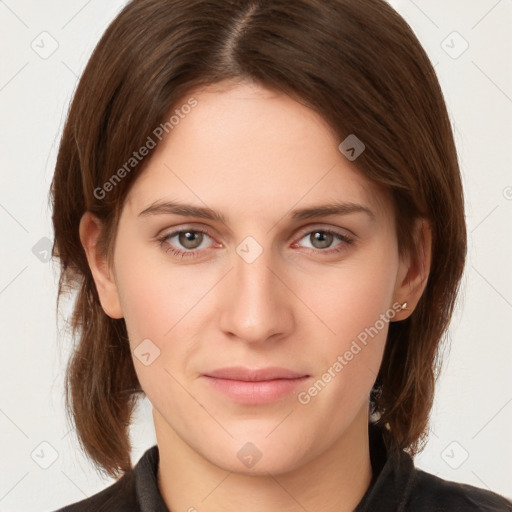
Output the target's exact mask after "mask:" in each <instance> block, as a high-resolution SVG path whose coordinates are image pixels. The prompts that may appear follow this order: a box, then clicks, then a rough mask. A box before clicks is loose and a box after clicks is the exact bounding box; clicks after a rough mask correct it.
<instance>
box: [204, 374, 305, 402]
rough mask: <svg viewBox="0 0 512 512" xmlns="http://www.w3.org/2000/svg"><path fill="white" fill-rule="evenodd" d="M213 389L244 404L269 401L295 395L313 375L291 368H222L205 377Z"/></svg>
mask: <svg viewBox="0 0 512 512" xmlns="http://www.w3.org/2000/svg"><path fill="white" fill-rule="evenodd" d="M201 377H202V378H203V379H204V380H205V381H206V382H207V383H208V384H209V385H210V387H211V388H212V389H214V390H215V391H217V392H219V393H221V394H223V395H225V396H227V397H228V398H230V399H231V400H232V401H234V402H237V403H242V404H251V405H257V404H265V403H270V402H274V401H276V400H278V399H280V398H284V397H286V396H287V395H289V394H291V393H292V392H293V391H294V390H295V389H296V388H297V387H299V386H300V385H302V384H304V383H305V382H306V381H307V380H308V379H310V378H311V376H310V375H308V374H304V373H300V372H296V371H293V370H289V369H287V368H279V367H268V368H257V369H250V368H244V367H241V366H236V367H235V366H233V367H229V368H220V369H218V370H213V371H210V372H208V373H206V374H203V375H202V376H201Z"/></svg>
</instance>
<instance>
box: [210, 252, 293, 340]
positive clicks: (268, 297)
mask: <svg viewBox="0 0 512 512" xmlns="http://www.w3.org/2000/svg"><path fill="white" fill-rule="evenodd" d="M240 254H243V253H240ZM233 261H234V263H233V265H234V269H233V270H232V271H231V272H230V273H229V275H228V276H227V278H226V280H225V282H224V284H223V291H222V293H223V294H224V300H223V301H222V311H221V314H220V328H221V330H222V332H224V333H226V334H227V335H228V336H231V337H236V338H238V339H239V340H241V341H245V342H246V343H262V342H265V341H266V340H267V339H269V338H270V337H273V339H274V340H276V339H277V338H279V337H280V336H283V335H286V333H288V332H290V330H291V329H292V328H293V323H294V317H293V293H292V292H291V291H290V289H289V288H288V287H287V286H286V285H287V284H288V283H287V276H286V271H285V270H284V269H283V267H282V266H279V265H278V264H277V262H276V259H275V258H273V257H272V254H271V251H270V250H264V251H263V252H262V253H261V254H260V255H259V256H258V257H257V258H256V259H255V260H254V261H252V262H251V260H250V259H244V257H242V256H240V255H239V254H238V253H237V252H236V251H235V252H234V253H233ZM288 286H289V285H288Z"/></svg>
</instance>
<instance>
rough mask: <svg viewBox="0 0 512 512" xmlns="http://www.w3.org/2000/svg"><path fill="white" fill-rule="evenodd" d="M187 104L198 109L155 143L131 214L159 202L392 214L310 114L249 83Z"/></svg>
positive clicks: (248, 210) (130, 201)
mask: <svg viewBox="0 0 512 512" xmlns="http://www.w3.org/2000/svg"><path fill="white" fill-rule="evenodd" d="M190 98H193V99H194V100H195V101H196V102H197V105H196V106H195V107H194V108H193V109H187V111H188V113H187V114H186V115H183V114H182V116H180V120H179V122H178V123H177V124H176V125H175V126H174V127H173V128H172V130H171V131H170V132H169V134H168V135H166V136H165V138H164V139H163V141H162V142H160V143H159V144H158V146H157V148H156V149H155V150H154V152H153V154H152V155H151V160H150V162H149V164H148V165H147V167H146V168H145V169H144V171H143V172H142V174H141V175H140V176H139V177H138V178H137V180H136V182H135V184H134V185H133V186H132V188H131V190H130V193H129V194H128V197H127V201H126V207H127V208H128V209H129V210H131V211H132V212H133V213H134V214H138V213H139V212H140V211H141V210H142V209H143V208H144V207H145V206H148V205H149V204H150V203H152V202H154V201H156V200H159V199H164V198H167V199H169V200H171V199H179V200H180V201H183V202H188V203H194V204H202V205H203V206H204V205H208V206H209V207H211V208H212V209H222V211H223V213H225V215H227V216H230V215H233V216H240V215H247V216H250V215H253V214H258V216H259V217H262V216H265V215H268V216H269V217H270V216H271V217H272V218H274V219H275V217H276V215H279V214H280V212H281V211H282V210H283V208H287V209H291V208H292V207H293V206H294V205H296V206H297V207H305V206H307V205H310V204H315V205H316V204H319V203H320V202H322V203H326V202H337V201H344V202H354V203H359V204H366V205H371V207H372V210H373V211H375V212H376V213H379V214H386V211H387V210H389V200H388V198H387V197H386V194H384V192H383V191H382V190H381V188H380V187H378V186H377V185H376V184H375V183H373V182H372V181H370V180H369V179H367V178H366V177H365V176H364V175H363V174H362V173H361V172H360V171H359V170H358V169H357V167H356V165H355V164H354V163H353V162H350V161H349V160H348V159H347V158H346V157H345V156H344V155H343V154H342V153H341V152H340V151H339V149H338V146H339V144H340V142H341V140H339V138H338V137H337V136H336V134H335V133H334V131H333V130H332V129H331V128H330V126H328V124H327V123H326V122H325V121H324V120H323V119H322V118H321V117H320V116H319V115H318V114H317V113H316V112H314V111H313V110H312V109H310V108H308V107H306V106H304V105H302V104H301V103H298V102H296V101H295V100H293V99H291V98H290V97H288V96H286V95H284V94H281V93H278V92H275V91H270V90H268V89H265V88H263V87H261V86H259V85H255V84H248V83H242V84H235V85H233V84H229V85H228V84H216V85H213V86H208V87H206V88H204V87H203V88H201V89H196V90H194V91H192V92H190V93H189V94H188V95H186V96H184V97H183V99H182V103H183V104H186V103H187V101H188V100H189V99H190ZM180 104H181V103H180V102H178V103H177V105H175V107H173V112H175V110H176V109H179V105H180Z"/></svg>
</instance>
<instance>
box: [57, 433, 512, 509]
mask: <svg viewBox="0 0 512 512" xmlns="http://www.w3.org/2000/svg"><path fill="white" fill-rule="evenodd" d="M370 458H371V463H372V470H373V478H372V482H371V484H370V487H369V488H368V490H367V491H366V493H365V495H364V496H363V498H362V500H361V501H360V503H359V505H358V506H357V507H356V509H355V511H354V512H473V511H474V512H477V511H478V512H482V511H484V512H506V511H509V512H512V502H510V501H508V500H506V499H505V498H503V497H502V496H500V495H498V494H495V493H493V492H490V491H486V490H484V489H480V488H478V487H473V486H471V485H466V484H460V483H456V482H449V481H446V480H443V479H441V478H438V477H436V476H433V475H431V474H429V473H426V472H424V471H421V470H418V469H416V468H415V467H414V463H413V460H412V458H411V457H410V456H409V455H408V454H407V453H405V452H402V453H401V455H400V457H399V458H395V457H389V456H388V454H387V453H386V449H385V447H384V442H383V440H382V435H381V433H380V432H379V430H378V429H376V428H375V427H373V426H371V428H370ZM158 460H159V454H158V446H157V445H155V446H153V447H152V448H149V449H148V450H147V451H146V452H145V453H144V455H143V456H142V457H141V459H140V460H139V462H138V463H137V465H136V466H135V468H134V469H133V470H132V471H130V472H129V473H126V474H125V475H124V476H123V477H121V478H120V479H119V480H118V481H117V482H115V483H113V484H112V485H110V487H107V488H106V489H104V490H103V491H101V492H99V493H97V494H95V495H94V496H91V497H90V498H87V499H84V500H82V501H80V502H78V503H75V504H72V505H69V506H67V507H64V508H62V509H59V510H58V511H56V512H169V510H168V508H167V507H166V505H165V503H164V501H163V499H162V496H161V495H160V491H159V489H158V484H157V476H156V475H157V469H158ZM310 512H314V511H310Z"/></svg>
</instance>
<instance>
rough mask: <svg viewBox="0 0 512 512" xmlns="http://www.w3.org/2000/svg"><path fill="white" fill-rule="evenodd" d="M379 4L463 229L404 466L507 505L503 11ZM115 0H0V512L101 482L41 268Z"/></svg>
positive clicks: (509, 392)
mask: <svg viewBox="0 0 512 512" xmlns="http://www.w3.org/2000/svg"><path fill="white" fill-rule="evenodd" d="M391 3H392V5H393V6H394V7H395V8H396V9H397V10H398V11H399V12H400V13H401V14H402V15H403V16H404V17H405V19H406V20H407V21H408V23H409V24H410V25H411V26H412V28H413V29H414V31H415V33H416V34H417V36H418V38H419V39H420V41H421V43H422V44H423V46H424V47H425V49H426V51H427V52H428V54H429V56H430V59H431V60H432V63H433V64H434V65H435V69H436V71H437V73H438V76H439V79H440V82H441V86H442V88H443V91H444V94H445V97H446V101H447V104H448V108H449V112H450V116H451V119H452V123H453V127H454V131H455V137H456V143H457V147H458V151H459V156H460V163H461V170H462V174H463V179H464V186H465V193H466V207H467V225H468V233H469V251H468V261H467V267H466V273H465V276H464V280H463V284H462V293H461V297H460V302H459V305H458V307H457V310H456V314H455V316H454V319H453V322H452V325H451V327H450V332H449V338H450V340H451V350H450V351H449V352H447V353H446V354H445V362H444V366H443V374H442V377H441V379H440V380H439V384H438V388H437V394H436V399H435V406H434V409H433V412H432V432H431V435H430V440H429V442H428V444H427V446H426V448H425V450H424V451H423V453H421V455H419V456H418V457H417V458H416V465H417V466H418V467H420V468H422V469H425V470H426V471H429V472H431V473H433V474H435V475H438V476H440V477H442V478H445V479H449V480H457V481H460V482H467V483H469V484H472V485H476V486H479V487H483V488H488V489H491V490H493V491H496V492H499V493H500V494H504V495H506V496H508V497H512V443H511V442H510V432H511V431H512V386H511V379H510V367H511V360H512V343H511V334H510V328H511V320H512V265H511V262H512V229H511V228H512V222H511V220H512V171H511V169H512V157H511V152H510V149H511V140H512V137H511V135H512V69H511V67H510V55H512V35H511V32H512V31H511V27H512V2H510V1H509V0H500V1H497V0H450V1H449V2H448V1H446V0H428V1H427V0H416V1H412V0H396V1H393V2H391ZM124 4H125V2H124V1H121V0H109V1H108V2H105V1H100V0H89V1H86V0H66V1H64V0H45V1H40V0H38V1H35V0H5V1H0V34H2V39H1V43H2V44H1V46H0V109H1V117H0V130H1V134H0V141H1V145H2V146H1V148H2V149H1V151H0V229H1V243H0V315H1V321H0V330H1V331H0V340H1V345H0V346H1V355H0V386H1V387H0V390H1V394H0V453H1V457H0V511H1V512H9V511H24V512H31V511H51V510H55V509H57V508H59V507H61V506H64V505H65V504H69V503H72V502H75V501H78V500H80V499H83V498H85V497H87V496H90V495H92V494H94V493H96V492H98V491H100V490H101V489H103V488H105V487H106V486H107V485H110V484H111V483H112V482H113V480H109V479H102V478H100V476H99V475H98V474H97V473H96V472H95V471H94V469H93V467H92V465H91V464H90V463H89V461H88V459H87V458H86V457H85V456H84V454H83V453H82V452H81V451H80V449H79V446H78V442H77V439H76V437H75V436H74V431H73V430H72V429H71V428H70V425H68V423H67V422H66V418H65V415H64V402H63V377H64V369H65V364H66V361H67V357H68V350H69V347H70V339H69V336H68V334H67V333H66V332H65V331H64V330H63V322H62V318H61V319H60V320H59V323H58V324H57V318H56V310H55V298H56V283H57V278H58V275H57V267H56V266H55V265H52V263H51V262H48V261H47V260H48V254H49V253H48V251H49V248H50V244H51V240H52V237H53V235H52V228H51V222H50V218H51V211H50V209H49V206H48V189H49V186H50V181H51V178H52V174H53V169H54V165H55V159H56V151H57V147H58V141H59V137H60V134H61V130H62V126H63V122H64V119H65V115H66V112H67V108H68V106H69V102H70V99H71V97H72V94H73V91H74V88H75V86H76V82H77V78H78V77H79V76H80V73H81V71H82V70H83V68H84V66H85V63H86V62H87V60H88V58H89V56H90V54H91V52H92V50H93V48H94V46H95V44H96V43H97V42H98V40H99V38H100V36H101V34H102V33H103V31H104V30H105V29H106V27H107V26H108V24H109V23H110V22H111V21H112V19H113V18H114V17H115V15H116V14H117V13H118V12H119V10H120V9H121V8H122V7H123V5H124ZM410 143H411V144H414V141H413V140H411V141H410ZM67 310H69V304H68V309H67ZM65 312H66V307H64V308H63V313H65ZM132 441H133V453H132V459H133V463H136V462H137V461H138V459H139V458H140V456H141V455H142V453H143V452H144V451H145V450H146V449H147V448H149V447H150V446H152V445H153V444H155V435H154V429H153V424H152V417H151V406H150V404H149V402H148V401H147V400H145V401H143V402H141V404H140V407H139V408H138V410H137V417H136V421H135V423H134V425H133V428H132Z"/></svg>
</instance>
